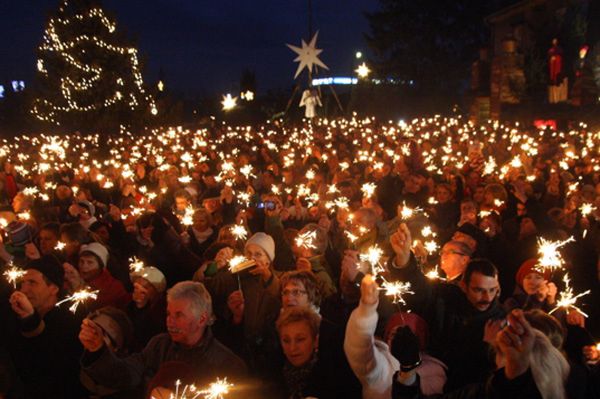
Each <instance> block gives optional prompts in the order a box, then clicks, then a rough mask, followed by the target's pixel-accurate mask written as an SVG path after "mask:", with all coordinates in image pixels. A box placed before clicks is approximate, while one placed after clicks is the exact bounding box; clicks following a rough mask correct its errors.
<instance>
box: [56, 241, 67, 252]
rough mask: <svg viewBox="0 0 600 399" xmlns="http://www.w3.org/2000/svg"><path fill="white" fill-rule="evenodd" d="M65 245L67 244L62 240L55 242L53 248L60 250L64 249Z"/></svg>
mask: <svg viewBox="0 0 600 399" xmlns="http://www.w3.org/2000/svg"><path fill="white" fill-rule="evenodd" d="M66 246H67V244H65V243H64V242H62V241H59V242H57V243H56V246H55V247H54V249H55V250H57V251H62V250H63V249H65V247H66Z"/></svg>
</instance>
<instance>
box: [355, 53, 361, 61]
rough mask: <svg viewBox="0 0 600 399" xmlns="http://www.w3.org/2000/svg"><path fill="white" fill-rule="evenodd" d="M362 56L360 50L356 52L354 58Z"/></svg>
mask: <svg viewBox="0 0 600 399" xmlns="http://www.w3.org/2000/svg"><path fill="white" fill-rule="evenodd" d="M361 58H362V53H361V52H360V51H357V52H356V59H357V60H360V59H361Z"/></svg>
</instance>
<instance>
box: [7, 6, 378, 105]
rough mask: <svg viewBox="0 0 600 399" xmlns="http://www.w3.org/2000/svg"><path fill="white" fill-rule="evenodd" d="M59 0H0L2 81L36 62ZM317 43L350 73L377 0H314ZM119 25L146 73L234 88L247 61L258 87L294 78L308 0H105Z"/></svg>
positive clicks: (190, 85) (26, 72) (188, 84)
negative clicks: (49, 17)
mask: <svg viewBox="0 0 600 399" xmlns="http://www.w3.org/2000/svg"><path fill="white" fill-rule="evenodd" d="M58 3H59V2H58V0H0V27H1V28H0V49H2V54H1V55H0V81H7V80H10V79H25V80H27V81H29V80H30V79H31V77H32V76H33V74H34V70H35V56H34V49H35V48H36V47H37V46H38V45H39V43H40V41H41V37H42V34H43V31H44V28H45V26H44V25H45V22H46V17H47V15H48V13H49V12H51V11H53V10H54V8H56V7H57V5H58ZM312 3H313V27H314V29H318V30H319V40H318V42H317V47H318V48H322V49H323V50H324V51H323V53H321V56H320V58H321V60H322V61H323V62H325V64H327V65H328V66H329V68H330V72H331V74H332V75H335V76H337V75H348V74H350V73H351V71H352V69H353V68H354V64H355V59H354V54H355V52H356V51H357V50H363V52H364V50H365V43H364V39H363V32H367V31H368V24H367V21H366V19H365V17H364V16H363V12H364V11H374V10H376V9H377V8H378V2H377V0H313V2H312ZM103 4H104V8H105V10H107V11H110V12H112V13H114V15H116V18H117V29H121V30H122V29H125V31H126V33H127V35H128V37H130V38H133V39H135V40H136V41H137V43H138V45H139V46H138V47H139V49H140V51H141V55H142V57H143V60H144V62H145V64H146V67H145V70H144V76H145V78H146V80H147V81H152V82H153V81H156V80H157V78H158V71H159V69H160V68H162V69H163V70H164V72H165V74H166V83H167V85H169V86H170V87H173V88H175V89H177V90H180V91H183V92H184V93H186V94H196V93H199V94H208V93H213V92H214V93H224V92H227V91H230V90H235V89H236V88H237V86H238V84H239V79H240V76H241V71H242V70H243V69H244V68H249V69H251V70H254V71H255V73H256V78H257V84H258V89H259V92H264V90H265V89H269V88H278V87H280V88H287V87H289V86H291V85H292V84H293V76H294V73H295V71H296V66H297V64H296V63H294V62H293V59H294V58H295V53H293V52H292V51H291V50H290V49H288V48H287V47H286V46H285V43H290V44H294V45H297V46H299V45H300V39H301V38H302V37H304V38H306V36H307V33H308V23H307V20H308V16H307V4H308V2H307V0H237V1H231V0H211V1H204V0H104V2H103Z"/></svg>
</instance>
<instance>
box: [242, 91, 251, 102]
mask: <svg viewBox="0 0 600 399" xmlns="http://www.w3.org/2000/svg"><path fill="white" fill-rule="evenodd" d="M240 97H242V100H246V101H252V100H254V93H253V92H252V91H250V90H246V91H245V92H242V93H241V94H240Z"/></svg>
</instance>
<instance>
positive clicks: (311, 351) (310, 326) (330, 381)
mask: <svg viewBox="0 0 600 399" xmlns="http://www.w3.org/2000/svg"><path fill="white" fill-rule="evenodd" d="M320 324H321V317H320V316H319V315H318V314H317V313H316V312H315V311H314V310H312V309H311V308H310V307H305V306H293V307H290V308H288V309H285V310H284V311H283V312H282V313H281V315H280V316H279V319H278V320H277V332H278V334H279V341H280V343H281V347H282V349H283V353H284V354H285V358H286V362H285V365H284V366H283V370H282V374H283V382H284V385H285V389H286V393H287V397H289V398H294V399H295V398H306V397H315V398H320V399H326V398H338V397H343V398H347V397H356V396H357V394H358V393H359V392H357V390H356V388H354V387H355V386H354V384H352V375H351V374H350V375H348V373H347V372H346V369H345V368H343V367H340V365H341V364H342V362H343V358H338V357H335V356H331V353H327V354H322V353H321V352H320V351H319V326H320ZM349 387H353V388H354V389H349Z"/></svg>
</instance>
